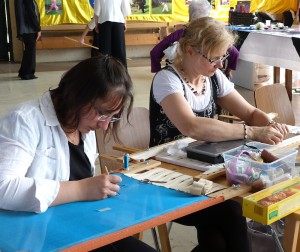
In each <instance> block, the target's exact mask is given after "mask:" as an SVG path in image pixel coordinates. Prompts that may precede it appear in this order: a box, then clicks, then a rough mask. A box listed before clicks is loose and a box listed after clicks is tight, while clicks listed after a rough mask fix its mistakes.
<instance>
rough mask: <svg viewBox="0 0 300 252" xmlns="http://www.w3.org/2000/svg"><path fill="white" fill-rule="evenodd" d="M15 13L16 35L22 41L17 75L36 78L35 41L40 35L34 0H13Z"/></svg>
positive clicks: (37, 11)
mask: <svg viewBox="0 0 300 252" xmlns="http://www.w3.org/2000/svg"><path fill="white" fill-rule="evenodd" d="M15 14H16V24H17V36H18V38H19V39H20V40H21V41H23V43H24V52H23V58H22V63H21V67H20V69H19V77H20V78H21V79H22V80H32V79H36V78H37V77H36V76H35V75H34V74H35V66H36V41H37V40H39V39H40V37H41V26H40V14H39V10H38V6H37V4H36V2H35V0H15Z"/></svg>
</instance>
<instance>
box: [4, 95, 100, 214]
mask: <svg viewBox="0 0 300 252" xmlns="http://www.w3.org/2000/svg"><path fill="white" fill-rule="evenodd" d="M83 138H84V139H83V140H84V151H85V153H86V155H87V157H88V158H89V161H90V163H91V166H92V169H93V173H94V171H95V165H94V163H95V159H96V157H97V153H96V139H95V133H94V132H90V133H88V134H87V135H85V136H84V137H83ZM69 163H70V154H69V147H68V140H67V137H66V135H65V133H64V131H63V130H62V128H61V126H60V124H59V122H58V119H57V117H56V113H55V110H54V107H53V103H52V100H51V97H50V93H49V92H46V93H45V94H44V95H43V96H42V97H41V98H40V99H39V100H35V101H31V102H27V103H24V104H21V105H19V106H18V107H16V108H15V109H14V110H13V111H11V112H10V113H9V114H7V115H6V116H5V117H3V118H1V119H0V199H1V200H0V209H7V210H16V211H30V212H44V211H46V210H47V208H48V207H49V205H50V204H51V203H52V202H53V201H54V199H55V198H56V196H57V193H58V191H59V186H60V182H59V181H68V180H69V176H70V164H69Z"/></svg>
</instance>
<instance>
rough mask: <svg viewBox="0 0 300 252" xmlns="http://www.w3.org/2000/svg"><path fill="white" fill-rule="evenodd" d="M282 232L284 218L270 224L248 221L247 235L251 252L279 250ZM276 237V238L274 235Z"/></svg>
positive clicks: (279, 251)
mask: <svg viewBox="0 0 300 252" xmlns="http://www.w3.org/2000/svg"><path fill="white" fill-rule="evenodd" d="M273 232H274V233H275V234H272V233H273ZM283 234H284V220H283V219H282V220H279V221H276V222H274V223H273V224H271V225H263V224H261V223H259V222H256V221H253V220H250V221H248V237H249V243H250V248H251V250H250V251H252V252H281V251H283V249H282V246H281V243H280V241H281V240H282V237H283ZM275 236H276V237H277V238H276V237H275Z"/></svg>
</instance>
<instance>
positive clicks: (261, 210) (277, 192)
mask: <svg viewBox="0 0 300 252" xmlns="http://www.w3.org/2000/svg"><path fill="white" fill-rule="evenodd" d="M298 209H300V178H299V177H296V178H294V179H291V180H287V181H283V182H281V183H278V184H276V185H273V186H271V187H269V188H267V189H264V190H261V191H259V192H257V193H254V194H251V195H249V196H247V197H244V198H243V215H244V216H246V217H248V218H251V219H252V220H255V221H258V222H260V223H262V224H267V225H268V224H271V223H273V222H274V221H277V220H279V219H281V218H283V217H285V216H287V215H288V214H290V213H292V212H294V211H296V210H298Z"/></svg>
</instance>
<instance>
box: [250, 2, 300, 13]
mask: <svg viewBox="0 0 300 252" xmlns="http://www.w3.org/2000/svg"><path fill="white" fill-rule="evenodd" d="M297 7H298V0H251V5H250V12H256V11H263V12H270V13H276V14H281V13H283V12H285V11H288V10H293V11H295V12H296V11H297Z"/></svg>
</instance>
